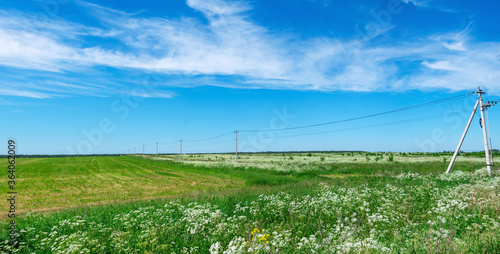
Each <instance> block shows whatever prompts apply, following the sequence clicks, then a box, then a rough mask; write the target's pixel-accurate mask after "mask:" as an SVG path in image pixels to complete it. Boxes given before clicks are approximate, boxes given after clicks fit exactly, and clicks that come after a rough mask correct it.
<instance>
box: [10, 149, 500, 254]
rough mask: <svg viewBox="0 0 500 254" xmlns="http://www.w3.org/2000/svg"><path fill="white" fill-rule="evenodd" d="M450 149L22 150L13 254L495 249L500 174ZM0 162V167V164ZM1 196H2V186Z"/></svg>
mask: <svg viewBox="0 0 500 254" xmlns="http://www.w3.org/2000/svg"><path fill="white" fill-rule="evenodd" d="M449 159H450V155H449V154H389V153H358V152H344V153H340V152H339V153H273V154H242V155H240V157H239V160H238V163H235V162H234V155H230V154H200V155H185V156H183V161H182V162H181V161H179V158H178V156H173V155H172V156H159V157H149V156H122V157H77V158H30V159H22V158H19V159H18V161H17V172H16V174H17V183H16V188H17V190H18V193H19V194H18V197H17V200H18V214H21V215H20V216H19V217H18V218H17V219H16V223H17V228H18V231H19V235H18V238H17V239H18V240H19V242H18V243H17V245H16V246H10V245H9V244H10V243H9V241H8V240H7V239H8V236H7V234H8V232H7V227H8V224H7V223H8V220H7V218H6V217H5V215H6V212H7V211H8V209H7V203H5V206H4V207H5V211H6V212H5V213H3V215H4V216H3V219H2V220H3V221H4V222H3V224H2V229H1V231H0V236H1V239H0V250H1V251H3V252H10V251H12V252H20V253H382V252H387V253H413V252H418V253H499V252H500V205H499V201H500V177H499V176H498V166H495V168H494V176H493V177H488V176H487V173H486V172H485V169H484V168H483V167H484V158H480V157H479V156H469V157H467V156H460V157H459V158H458V160H457V163H456V165H455V167H454V168H453V170H452V173H451V174H449V175H444V174H443V172H444V171H445V169H446V167H447V164H448V162H449ZM0 165H2V166H5V167H6V166H7V163H6V161H5V162H2V163H0ZM2 188H3V189H2V191H3V192H4V193H6V192H7V188H6V185H2Z"/></svg>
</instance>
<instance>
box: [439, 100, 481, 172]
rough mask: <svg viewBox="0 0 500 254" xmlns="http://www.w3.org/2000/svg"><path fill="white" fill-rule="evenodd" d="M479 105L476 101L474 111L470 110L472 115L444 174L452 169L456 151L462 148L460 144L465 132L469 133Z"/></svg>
mask: <svg viewBox="0 0 500 254" xmlns="http://www.w3.org/2000/svg"><path fill="white" fill-rule="evenodd" d="M478 105H479V100H477V102H476V105H475V106H474V109H473V110H472V114H471V115H470V118H469V122H467V126H466V127H465V130H464V133H463V134H462V138H461V139H460V142H458V146H457V149H456V150H455V153H453V158H451V161H450V165H448V169H447V170H446V174H448V173H450V170H451V167H453V163H454V162H455V159H456V158H457V154H458V151H460V147H462V143H463V142H464V139H465V136H466V135H467V131H469V127H470V124H471V122H472V119H474V115H475V114H476V110H477V106H478Z"/></svg>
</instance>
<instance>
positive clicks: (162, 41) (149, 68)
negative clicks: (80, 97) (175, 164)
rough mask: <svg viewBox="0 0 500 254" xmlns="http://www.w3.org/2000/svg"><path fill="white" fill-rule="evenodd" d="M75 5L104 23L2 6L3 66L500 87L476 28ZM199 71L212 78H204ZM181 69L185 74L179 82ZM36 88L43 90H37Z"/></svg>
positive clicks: (296, 84)
mask: <svg viewBox="0 0 500 254" xmlns="http://www.w3.org/2000/svg"><path fill="white" fill-rule="evenodd" d="M407 2H409V1H407ZM412 2H413V3H414V4H415V5H418V4H416V3H422V2H415V1H412ZM77 3H78V4H79V5H81V6H82V7H83V8H87V9H88V12H89V13H91V15H94V18H95V19H97V20H99V22H100V23H101V24H102V26H101V27H88V26H85V25H82V24H75V23H72V22H69V21H64V20H57V21H54V22H51V25H50V26H44V27H39V26H35V25H32V24H30V22H29V18H28V15H27V14H22V13H14V14H6V13H5V12H3V14H5V15H2V16H0V46H1V47H0V65H4V66H9V67H14V68H24V69H34V70H40V71H45V72H53V73H59V75H61V76H64V75H65V74H66V73H78V72H89V73H92V75H95V76H94V77H93V78H94V79H96V80H99V82H103V83H102V85H104V86H107V85H105V84H106V83H113V81H108V82H106V81H103V79H104V78H105V76H106V75H104V74H103V73H102V72H100V71H95V69H96V68H99V66H104V67H111V68H117V69H123V70H135V71H139V72H141V71H142V72H145V73H146V72H155V73H158V74H160V75H170V76H171V77H172V78H171V79H170V82H169V83H168V84H162V85H161V86H168V85H170V86H176V84H182V85H189V86H197V85H218V86H226V87H231V88H270V89H297V90H322V91H332V90H348V91H380V90H405V89H448V90H462V89H469V88H470V87H475V86H477V85H476V84H477V82H479V80H484V78H483V77H485V76H488V77H490V78H489V79H488V80H491V82H489V84H484V85H487V86H489V87H490V88H492V89H490V90H491V91H500V85H499V84H498V82H493V81H494V80H498V79H499V78H500V72H499V68H498V64H499V61H498V59H496V55H498V52H500V43H498V42H477V41H475V40H474V39H473V38H471V37H470V36H469V35H468V32H462V31H457V32H455V33H453V32H446V33H443V34H437V35H436V34H433V35H429V36H428V37H424V38H420V39H419V40H416V41H414V40H408V41H404V42H401V41H397V42H394V43H392V42H390V40H389V41H387V42H386V44H384V45H380V44H378V45H377V44H370V42H369V41H366V40H348V39H338V38H333V37H328V36H317V37H316V38H307V39H302V38H300V36H298V35H296V34H293V33H288V32H284V31H282V32H280V31H269V30H268V29H267V28H266V27H264V26H262V25H259V24H257V23H256V22H253V21H252V19H251V18H250V15H248V13H249V12H251V11H252V8H251V6H250V5H248V4H245V3H242V2H233V1H231V2H229V1H222V0H211V1H200V0H188V1H187V2H186V4H187V5H188V6H189V7H190V8H192V9H193V10H195V11H197V12H199V13H200V14H202V17H203V19H202V20H200V18H199V17H181V18H176V19H172V18H171V19H169V18H167V17H143V16H141V15H137V14H136V13H127V12H124V11H120V10H113V9H111V8H107V7H103V6H99V5H96V4H93V3H89V2H83V1H79V2H77ZM88 37H94V38H98V39H99V40H107V39H110V40H113V41H117V42H118V44H117V45H116V46H117V47H109V46H106V45H103V44H100V43H99V42H94V41H92V40H90V41H88V43H85V44H84V43H82V41H85V40H89V39H86V38H88ZM99 40H98V41H99ZM84 45H85V46H84ZM492 52H497V53H492ZM403 66H406V67H403ZM407 66H411V68H412V69H411V70H408V69H407V68H409V67H407ZM200 75H203V76H204V77H208V78H206V79H204V80H201V81H202V82H200V79H199V76H200ZM177 76H182V77H183V80H182V81H181V82H179V80H175V77H177ZM220 77H225V79H227V78H228V77H229V78H233V79H234V80H233V81H234V82H224V81H223V80H221V79H219V78H220ZM190 80H191V82H190ZM64 84H66V85H64ZM122 84H124V85H123V86H124V87H121V88H120V85H115V86H116V87H117V88H116V89H112V91H114V92H116V93H120V89H129V87H132V86H133V85H134V82H127V81H125V82H123V83H122ZM38 85H48V88H45V90H44V91H46V92H54V93H60V94H62V93H64V91H65V90H66V91H68V93H67V94H71V93H72V92H73V93H75V94H80V93H85V94H95V95H98V94H101V95H102V93H104V92H103V90H105V89H103V88H99V87H92V86H88V84H83V83H80V82H62V83H59V84H56V83H52V84H50V83H47V82H45V83H43V82H42V83H38ZM25 88H26V89H31V88H33V87H31V88H30V86H25ZM48 89H51V90H50V91H49V90H48ZM40 90H43V89H40ZM108 90H109V89H108ZM107 93H109V91H107ZM4 94H6V93H4ZM19 94H22V93H19ZM27 95H30V94H29V93H27ZM31 96H32V97H33V98H37V97H36V96H37V94H36V93H35V94H32V95H31ZM43 96H44V93H41V94H39V95H38V98H49V97H50V96H49V97H43ZM137 96H140V95H138V94H137ZM171 96H173V94H172V93H169V92H164V91H158V92H155V93H151V94H149V95H147V96H141V97H163V98H169V97H171ZM28 97H29V96H28Z"/></svg>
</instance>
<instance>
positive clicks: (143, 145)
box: [142, 144, 146, 155]
mask: <svg viewBox="0 0 500 254" xmlns="http://www.w3.org/2000/svg"><path fill="white" fill-rule="evenodd" d="M145 146H146V144H142V155H144V147H145Z"/></svg>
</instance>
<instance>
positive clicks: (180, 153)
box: [179, 139, 182, 160]
mask: <svg viewBox="0 0 500 254" xmlns="http://www.w3.org/2000/svg"><path fill="white" fill-rule="evenodd" d="M179 141H180V142H181V149H180V151H179V159H181V160H182V139H181V140H179Z"/></svg>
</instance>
